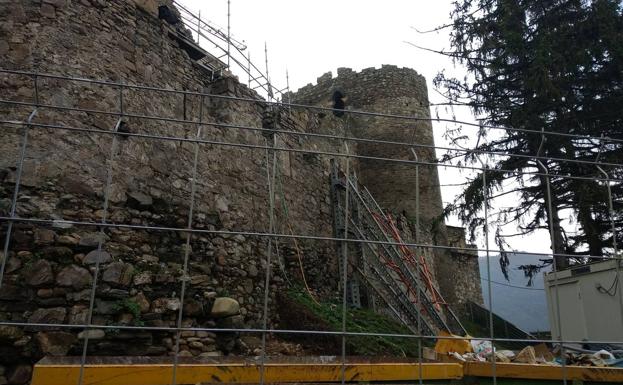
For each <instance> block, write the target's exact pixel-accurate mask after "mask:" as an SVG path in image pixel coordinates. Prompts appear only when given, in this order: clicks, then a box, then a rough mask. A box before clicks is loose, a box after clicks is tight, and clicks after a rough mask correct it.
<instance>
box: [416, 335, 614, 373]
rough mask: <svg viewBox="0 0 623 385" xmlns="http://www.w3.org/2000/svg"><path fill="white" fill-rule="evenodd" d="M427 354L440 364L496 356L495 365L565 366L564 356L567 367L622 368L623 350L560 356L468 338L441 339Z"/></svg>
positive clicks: (555, 352) (545, 349) (531, 347)
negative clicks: (512, 348)
mask: <svg viewBox="0 0 623 385" xmlns="http://www.w3.org/2000/svg"><path fill="white" fill-rule="evenodd" d="M445 337H447V335H446V336H445ZM454 337H456V336H454ZM428 353H429V354H428V355H427V358H429V359H436V360H439V361H459V362H467V361H471V362H490V361H491V356H492V355H495V361H496V362H502V363H511V362H512V363H521V364H531V365H552V366H558V365H562V364H563V359H562V358H561V356H562V357H564V364H565V365H573V366H597V367H606V366H608V367H621V368H623V351H622V350H612V351H608V350H605V349H601V350H598V351H594V352H593V351H590V350H582V349H573V348H565V349H564V350H563V351H562V352H561V349H560V347H559V346H556V347H554V348H553V349H550V347H549V346H548V345H547V344H545V343H539V344H535V345H528V346H526V347H524V348H523V349H521V350H519V351H514V350H508V349H496V348H495V347H494V346H493V345H492V344H491V341H489V340H482V339H475V338H470V337H469V336H468V338H467V339H456V338H453V339H448V338H440V339H438V340H437V344H436V345H435V349H434V351H432V352H430V351H429V352H428Z"/></svg>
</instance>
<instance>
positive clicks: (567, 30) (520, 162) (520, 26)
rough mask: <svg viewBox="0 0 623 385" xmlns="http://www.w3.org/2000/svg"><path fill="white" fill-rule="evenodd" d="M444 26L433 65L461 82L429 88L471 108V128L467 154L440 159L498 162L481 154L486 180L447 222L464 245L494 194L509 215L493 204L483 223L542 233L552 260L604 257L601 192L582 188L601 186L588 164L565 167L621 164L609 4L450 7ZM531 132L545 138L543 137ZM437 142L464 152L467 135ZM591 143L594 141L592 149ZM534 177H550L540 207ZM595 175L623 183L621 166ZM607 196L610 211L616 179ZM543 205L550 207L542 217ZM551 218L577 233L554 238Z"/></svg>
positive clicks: (607, 237)
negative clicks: (438, 59) (466, 230)
mask: <svg viewBox="0 0 623 385" xmlns="http://www.w3.org/2000/svg"><path fill="white" fill-rule="evenodd" d="M451 16H452V19H453V20H452V23H451V25H450V27H451V28H452V32H451V34H450V43H451V46H452V50H451V51H450V52H444V54H446V55H448V56H450V57H452V58H453V60H455V61H457V62H459V63H461V64H463V65H464V66H465V68H466V69H467V72H468V76H466V77H465V78H464V79H456V78H452V77H447V76H446V75H445V74H444V73H443V72H442V73H440V74H439V75H438V76H437V77H436V78H435V80H434V83H435V85H436V86H437V87H439V88H440V89H441V90H442V92H443V93H444V95H445V96H446V97H447V98H448V100H449V102H450V103H451V104H453V105H466V106H469V107H471V109H472V110H473V111H474V113H475V114H476V115H477V116H478V118H479V119H481V121H482V124H483V126H482V128H481V129H480V130H478V132H477V134H478V135H477V144H476V146H475V150H476V151H474V152H469V153H467V154H465V153H464V152H459V151H457V152H449V153H448V154H446V155H445V156H444V160H446V161H455V162H457V163H458V164H467V165H476V166H478V167H480V166H481V164H480V161H479V159H478V158H477V157H476V155H475V154H476V153H477V152H481V153H485V152H496V153H498V154H502V155H481V158H482V159H483V161H488V163H489V168H490V171H488V172H487V173H486V175H485V177H486V180H483V175H482V173H478V174H477V175H474V176H473V177H472V178H470V179H469V181H468V183H467V184H466V186H465V188H464V190H463V193H462V194H461V195H460V196H459V197H458V199H457V200H456V202H454V204H453V205H451V206H450V207H449V208H448V212H454V213H456V214H458V215H459V216H460V218H461V219H462V220H463V221H464V223H466V224H468V226H469V227H470V229H471V230H472V236H473V233H474V231H475V230H476V228H479V227H480V226H482V224H483V218H482V210H483V208H484V205H485V204H489V202H486V201H485V199H484V196H485V194H487V196H488V197H489V198H494V199H495V197H496V193H497V192H498V191H500V190H504V192H503V193H502V194H499V196H511V195H508V194H509V192H510V193H514V194H515V197H516V198H515V199H516V201H517V203H518V204H517V205H510V206H511V207H508V205H504V206H506V207H505V208H502V209H501V211H500V212H499V213H497V214H496V217H495V218H490V221H491V222H496V223H497V224H498V225H500V226H504V225H506V224H508V223H515V224H516V225H517V226H516V228H519V231H518V234H517V235H523V234H529V233H531V232H533V231H536V230H538V229H543V228H548V225H549V223H550V222H551V223H552V224H553V234H552V235H553V238H554V248H555V251H556V252H559V253H563V252H564V253H570V254H573V253H577V254H578V255H582V254H586V251H585V250H588V252H589V254H590V255H602V254H604V253H607V252H609V251H612V250H611V249H609V248H610V246H611V245H612V241H613V239H612V238H613V234H612V231H611V229H610V227H609V226H610V225H611V223H610V214H609V212H608V205H607V202H608V194H607V190H606V188H605V185H604V183H603V182H599V181H595V180H590V179H591V178H596V177H603V175H601V174H600V172H599V170H598V169H597V168H596V167H595V166H594V165H592V164H588V163H584V164H581V163H577V162H576V163H574V162H570V161H569V160H574V161H578V160H579V161H583V162H594V161H595V160H596V159H597V158H598V154H599V160H600V161H601V162H608V163H615V164H620V163H621V159H623V130H622V129H621V126H622V124H623V108H621V105H622V103H623V10H622V5H621V2H620V1H618V0H593V1H582V0H526V1H513V0H458V1H456V2H455V9H454V11H453V12H452V14H451ZM488 126H495V127H505V128H509V129H514V130H507V131H499V130H489V129H487V127H488ZM542 130H544V131H546V132H552V133H556V134H557V135H551V134H550V135H545V136H543V135H541V131H542ZM472 132H473V131H470V134H471V133H472ZM569 134H571V135H569ZM573 135H578V137H574V136H573ZM446 136H447V138H448V139H450V140H452V141H454V142H455V143H456V144H457V145H460V146H461V147H473V142H469V141H470V140H471V139H474V135H473V134H472V135H471V138H470V137H469V136H470V135H464V134H462V131H461V129H454V130H452V129H449V130H448V131H447V133H446ZM580 136H581V137H580ZM602 136H603V137H604V138H605V139H599V138H600V137H602ZM587 137H592V138H593V139H587ZM504 154H508V155H514V157H512V158H510V157H507V156H504ZM537 160H540V161H541V162H542V163H543V164H542V165H539V163H538V162H537ZM543 168H545V169H546V170H547V172H548V173H550V174H552V175H554V176H553V177H551V179H550V182H551V199H550V198H549V196H548V191H547V190H548V189H547V185H546V181H547V179H546V178H545V177H543V176H542V175H536V173H539V172H541V173H542V172H544V171H543ZM606 170H607V171H608V172H609V174H610V178H617V179H621V177H622V175H623V168H622V167H621V166H611V167H606ZM527 172H529V173H531V175H527V174H526V173H527ZM556 175H565V176H574V177H577V176H581V177H585V178H586V179H583V180H578V179H569V178H561V177H558V176H556ZM508 182H512V183H508ZM503 185H504V186H511V188H508V187H506V189H503ZM611 187H612V193H613V196H614V202H613V203H614V206H615V207H614V211H615V212H616V211H620V210H622V209H623V202H622V201H621V199H620V198H621V197H623V183H621V181H620V180H619V181H617V182H615V183H613V184H612V185H611ZM517 198H518V199H517ZM548 203H551V205H552V207H553V213H552V215H551V218H548V217H549V213H548V211H547V206H548ZM562 210H572V212H573V213H574V217H575V218H574V220H577V222H578V224H579V231H578V232H577V233H569V232H566V231H565V230H564V229H563V227H562V224H561V223H562V220H561V218H560V216H559V214H558V213H559V211H562ZM616 226H617V227H619V231H617V233H618V234H621V233H622V231H620V230H623V221H621V220H620V219H618V220H617V223H616ZM513 230H515V229H513ZM500 237H502V238H503V237H505V236H504V234H501V233H500ZM622 240H623V235H622V236H621V239H620V240H619V242H620V241H622ZM498 243H499V244H502V243H503V242H502V241H499V242H498ZM561 262H562V263H565V261H564V259H563V260H562V261H561ZM557 263H558V261H557Z"/></svg>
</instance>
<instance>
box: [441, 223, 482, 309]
mask: <svg viewBox="0 0 623 385" xmlns="http://www.w3.org/2000/svg"><path fill="white" fill-rule="evenodd" d="M446 228H447V229H448V242H449V245H450V246H452V247H456V248H460V249H468V250H452V251H451V256H452V263H453V265H455V266H456V269H455V270H454V274H455V275H454V277H452V278H453V279H454V282H455V289H454V290H455V292H456V298H457V300H456V305H455V306H456V311H457V313H458V314H459V316H466V315H467V312H468V309H467V308H466V304H467V302H468V301H472V302H475V303H478V304H482V303H483V298H482V289H481V281H480V267H479V266H478V251H477V250H476V246H474V245H469V244H467V242H466V241H465V229H464V228H463V227H455V226H446ZM469 249H473V250H469Z"/></svg>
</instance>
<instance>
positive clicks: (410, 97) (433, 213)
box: [292, 65, 446, 244]
mask: <svg viewBox="0 0 623 385" xmlns="http://www.w3.org/2000/svg"><path fill="white" fill-rule="evenodd" d="M336 94H337V95H338V96H339V97H341V101H342V102H343V104H344V109H345V110H346V111H348V110H359V111H367V112H376V113H382V114H390V115H400V116H409V117H414V118H423V119H424V120H416V119H405V118H391V117H386V116H374V115H365V114H350V113H348V112H345V113H344V114H343V115H342V118H343V119H345V120H346V124H347V126H348V133H349V135H350V136H355V137H358V138H363V139H373V140H380V141H390V142H397V143H398V142H399V143H404V144H385V143H384V144H379V143H374V142H362V141H359V142H356V144H355V142H351V143H349V144H350V145H351V148H352V150H351V151H352V152H354V153H356V154H357V155H360V156H369V157H373V158H385V159H387V158H392V159H401V160H415V157H414V155H413V152H412V150H415V152H416V154H417V158H418V160H419V161H421V162H427V163H430V162H434V161H435V152H434V149H433V147H434V139H433V130H432V126H431V123H430V121H429V120H428V118H429V117H430V114H429V108H428V104H429V103H428V94H427V88H426V79H425V78H424V77H423V76H422V75H419V74H418V73H417V72H416V71H414V70H412V69H410V68H398V67H396V66H392V65H383V66H382V67H381V68H380V69H375V68H367V69H364V70H363V71H361V72H355V71H353V70H351V69H349V68H339V69H338V76H337V77H335V78H334V77H332V74H331V73H330V72H329V73H326V74H324V75H323V76H321V77H319V78H318V82H317V84H316V85H311V84H310V85H307V86H305V87H303V88H301V89H300V90H299V91H298V92H297V93H296V94H294V95H293V96H292V98H293V100H294V101H296V102H297V103H302V104H313V105H322V106H325V107H333V108H338V107H341V106H337V105H335V103H336V101H335V99H336V98H335V96H336ZM409 144H412V146H410V145H409ZM356 170H357V171H358V176H359V180H360V181H361V182H362V183H363V184H364V185H365V186H366V187H367V188H368V189H369V190H370V192H371V193H372V195H373V196H374V198H375V199H376V200H377V201H378V202H379V204H380V205H381V206H382V207H383V208H384V209H386V210H389V211H391V212H393V213H396V214H404V215H406V216H407V218H409V219H410V220H412V222H413V223H415V219H416V216H417V215H418V212H417V209H416V194H415V186H416V175H417V173H418V171H419V188H420V208H419V217H420V218H419V220H420V231H421V232H422V237H421V238H423V239H426V238H428V239H427V241H432V240H433V238H432V237H434V239H435V240H436V241H437V242H442V243H444V244H445V238H446V236H445V229H444V228H442V227H443V226H437V225H435V224H436V223H438V222H439V221H438V220H437V218H438V217H439V216H440V215H441V213H442V209H443V207H442V201H441V191H440V188H439V177H438V174H437V168H436V167H435V166H431V165H425V164H420V165H419V170H417V171H416V165H415V164H413V163H399V162H391V161H387V160H382V159H361V158H359V159H357V166H356ZM433 230H434V231H433ZM427 233H428V236H426V234H427ZM431 236H432V237H431Z"/></svg>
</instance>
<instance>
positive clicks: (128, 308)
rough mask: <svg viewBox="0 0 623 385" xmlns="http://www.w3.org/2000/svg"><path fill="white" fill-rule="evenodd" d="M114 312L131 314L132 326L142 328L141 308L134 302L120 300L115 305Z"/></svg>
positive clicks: (131, 300) (128, 299)
mask: <svg viewBox="0 0 623 385" xmlns="http://www.w3.org/2000/svg"><path fill="white" fill-rule="evenodd" d="M115 310H116V311H117V312H128V313H130V314H132V317H133V319H134V326H144V324H145V323H144V322H143V320H141V306H140V305H139V304H138V302H136V301H135V300H133V299H131V298H126V299H124V300H120V301H118V302H117V303H116V304H115Z"/></svg>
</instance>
